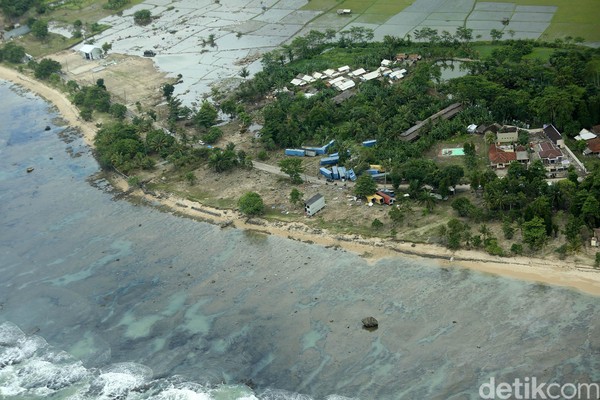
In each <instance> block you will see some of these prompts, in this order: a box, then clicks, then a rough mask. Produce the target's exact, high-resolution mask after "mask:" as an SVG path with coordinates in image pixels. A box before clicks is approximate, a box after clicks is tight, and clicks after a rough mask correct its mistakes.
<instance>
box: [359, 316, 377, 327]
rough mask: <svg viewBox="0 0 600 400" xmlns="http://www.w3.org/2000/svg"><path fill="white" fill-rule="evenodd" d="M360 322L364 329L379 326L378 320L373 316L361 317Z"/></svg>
mask: <svg viewBox="0 0 600 400" xmlns="http://www.w3.org/2000/svg"><path fill="white" fill-rule="evenodd" d="M362 324H363V327H364V328H365V329H377V327H378V326H379V322H378V321H377V320H376V319H375V318H373V317H366V318H363V319H362Z"/></svg>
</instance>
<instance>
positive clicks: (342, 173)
mask: <svg viewBox="0 0 600 400" xmlns="http://www.w3.org/2000/svg"><path fill="white" fill-rule="evenodd" d="M338 172H339V173H340V179H347V176H346V168H344V167H338Z"/></svg>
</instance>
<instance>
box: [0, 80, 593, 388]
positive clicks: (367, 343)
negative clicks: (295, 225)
mask: <svg viewBox="0 0 600 400" xmlns="http://www.w3.org/2000/svg"><path fill="white" fill-rule="evenodd" d="M55 117H56V114H55V113H54V112H53V111H52V110H51V109H49V108H48V105H47V104H46V103H45V102H43V101H41V100H40V99H38V98H36V97H35V96H32V95H31V94H27V93H21V92H19V91H18V90H17V91H15V89H14V88H13V87H11V86H10V85H8V84H0V121H3V123H2V125H0V274H1V276H2V279H1V280H0V304H1V307H0V324H2V325H0V395H3V396H5V397H7V398H14V399H20V398H46V397H48V396H50V395H52V396H55V398H70V396H76V397H73V398H89V399H95V398H115V396H117V395H121V396H123V398H127V399H138V398H139V399H144V398H170V399H177V398H211V397H212V398H252V397H251V396H256V397H258V398H265V399H271V398H298V397H294V396H299V395H298V393H300V394H304V395H306V396H311V397H312V398H316V399H322V398H326V397H327V396H330V395H333V394H336V395H338V396H345V397H350V398H361V399H401V398H406V399H425V398H427V399H446V398H455V399H459V398H460V399H463V398H478V396H477V393H478V388H479V385H481V384H482V383H484V382H487V381H489V377H491V376H493V377H496V379H497V380H502V379H504V380H512V379H514V378H515V377H525V376H534V375H535V376H537V377H539V379H546V380H552V381H559V382H574V381H581V382H598V381H599V380H600V357H598V354H599V353H600V326H599V324H598V322H597V321H598V320H599V316H600V299H598V298H595V297H591V296H587V295H584V294H581V293H577V292H574V291H571V290H567V289H563V288H554V287H549V286H545V285H537V284H529V283H524V282H519V281H515V280H510V279H504V278H499V277H496V276H491V275H485V274H480V273H475V272H472V271H469V270H465V269H461V268H439V267H436V266H434V265H432V264H431V263H430V262H429V261H427V260H422V261H420V262H417V261H414V260H407V259H401V258H398V259H393V260H384V261H381V262H378V263H376V264H374V265H369V264H367V263H365V262H364V261H363V260H362V259H361V258H359V257H357V256H354V255H352V254H347V253H345V252H341V251H336V250H333V249H325V248H322V247H319V246H310V245H307V244H303V243H299V242H294V241H290V240H287V239H283V238H277V237H269V236H264V235H261V234H256V233H252V232H243V231H238V230H221V229H220V228H217V227H214V226H211V225H208V224H204V223H198V222H195V221H192V220H189V219H185V218H180V217H177V216H174V215H171V214H168V213H163V212H159V211H157V210H154V209H152V208H151V207H143V206H136V205H134V204H130V203H128V202H126V201H123V200H119V199H118V198H115V196H114V194H113V193H111V191H110V188H109V187H108V186H107V185H106V182H103V181H101V180H98V179H96V178H94V174H95V173H96V172H97V171H98V166H97V164H96V162H95V160H94V159H93V157H92V156H91V154H90V152H89V150H88V149H87V148H86V147H85V146H84V145H83V144H82V142H81V140H80V139H78V138H77V137H76V136H74V135H73V134H70V133H69V132H68V131H65V130H64V128H61V127H60V126H57V125H56V124H55V122H57V121H54V119H55ZM7 121H10V123H6V122H7ZM46 125H50V126H51V128H52V129H51V130H50V131H45V130H44V127H45V126H46ZM30 166H31V167H34V168H35V169H34V171H33V172H32V173H27V172H26V169H27V167H30ZM369 315H372V316H375V317H376V318H377V319H378V320H379V321H380V327H379V329H378V330H376V331H374V332H367V331H365V330H363V329H361V323H360V320H361V319H362V318H363V317H365V316H369ZM57 371H61V372H60V373H59V372H57ZM223 382H224V383H225V384H222V383H223ZM244 382H246V383H251V385H252V386H254V390H250V389H248V388H244V386H243V385H241V384H243V383H244ZM240 385H241V386H240ZM132 389H134V390H132ZM219 393H220V394H219ZM111 396H112V397H111ZM194 396H205V397H194ZM207 396H211V397H207ZM219 396H221V397H219Z"/></svg>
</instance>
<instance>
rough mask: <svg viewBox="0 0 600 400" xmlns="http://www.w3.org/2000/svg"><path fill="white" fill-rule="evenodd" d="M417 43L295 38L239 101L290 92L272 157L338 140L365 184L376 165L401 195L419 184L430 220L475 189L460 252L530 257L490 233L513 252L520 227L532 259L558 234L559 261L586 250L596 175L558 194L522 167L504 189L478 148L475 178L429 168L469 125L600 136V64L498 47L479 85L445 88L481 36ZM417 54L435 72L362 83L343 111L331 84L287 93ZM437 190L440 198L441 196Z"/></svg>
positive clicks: (583, 52)
mask: <svg viewBox="0 0 600 400" xmlns="http://www.w3.org/2000/svg"><path fill="white" fill-rule="evenodd" d="M418 34H419V35H420V37H422V38H425V39H427V40H428V42H427V43H411V42H410V40H403V39H398V38H392V37H386V38H385V40H384V42H382V43H373V44H367V42H368V39H367V38H368V36H369V35H368V31H367V30H360V29H358V30H356V29H355V30H354V31H353V33H350V32H348V33H347V34H346V36H344V37H341V38H338V39H337V40H336V41H334V39H333V38H332V37H331V36H328V35H327V33H324V34H323V33H317V32H311V33H310V34H309V35H308V36H307V37H308V38H309V39H307V37H305V38H296V39H295V40H294V41H292V43H290V45H288V46H284V48H283V49H281V50H279V51H274V52H272V53H269V54H266V55H265V57H264V58H263V66H264V72H262V73H259V74H257V75H256V76H255V78H254V79H253V80H251V81H248V82H246V83H245V84H243V85H242V86H241V87H240V90H239V91H238V93H237V96H238V98H239V99H241V100H245V101H251V100H254V99H257V98H259V97H261V96H263V95H264V94H266V93H267V92H269V91H270V90H272V89H273V88H275V89H281V88H282V87H284V86H287V87H288V89H291V91H288V92H285V91H281V90H279V92H278V93H277V96H276V99H275V100H274V101H272V102H270V103H268V104H267V105H266V106H265V107H264V108H263V109H262V112H261V113H262V117H263V118H264V127H263V129H262V131H261V133H262V136H261V141H262V142H263V145H264V146H265V148H266V149H270V150H274V149H282V148H288V147H300V146H303V145H316V144H322V143H327V142H328V141H329V140H331V139H335V145H334V148H333V149H330V151H333V152H339V153H340V155H342V156H343V155H345V154H346V151H347V150H350V154H351V155H352V156H351V158H350V159H346V160H341V162H343V163H344V164H345V165H347V166H349V167H352V168H354V169H355V171H356V172H358V173H359V174H360V172H361V171H364V170H365V169H367V168H369V164H381V165H384V166H385V169H386V171H389V172H390V175H389V176H390V178H391V182H392V183H393V184H394V186H395V188H396V189H397V188H398V186H399V185H400V184H401V183H405V184H408V189H407V192H408V193H409V195H410V198H411V199H414V200H416V201H418V202H419V203H420V204H422V205H423V206H424V207H425V209H426V210H431V209H432V208H433V207H434V206H435V204H436V202H437V201H436V196H438V195H439V197H440V198H441V197H445V196H447V195H449V194H451V188H452V187H454V186H455V185H456V184H458V183H459V182H461V181H462V182H465V181H466V182H470V183H471V185H472V186H473V188H475V189H478V190H480V191H481V195H482V198H483V201H482V202H481V201H479V202H478V204H475V203H473V202H472V201H471V200H470V199H469V197H459V198H457V199H455V200H454V201H453V202H452V207H453V208H454V209H455V210H456V213H457V216H459V217H460V218H461V219H454V220H451V221H450V223H448V225H445V226H444V229H443V232H440V235H441V237H442V238H443V240H444V242H445V243H446V244H447V245H448V246H449V247H451V248H459V247H461V246H467V247H478V248H484V249H485V250H486V251H488V252H490V253H491V254H496V255H504V254H507V253H508V252H509V251H512V252H513V253H515V254H521V253H522V252H523V251H524V249H523V247H522V245H521V244H520V243H514V246H512V247H511V249H510V250H509V249H503V248H502V247H501V246H500V244H499V241H498V239H497V238H496V237H494V235H493V234H492V233H491V231H490V230H489V228H487V226H486V222H487V221H490V222H491V221H504V222H503V231H504V239H506V240H512V239H513V238H514V236H515V226H518V227H519V228H520V239H519V240H522V243H524V244H525V245H526V246H527V248H528V249H530V250H532V251H536V250H539V249H541V248H542V247H543V246H544V245H545V244H546V243H547V242H548V240H549V238H552V237H556V236H557V235H558V234H559V233H563V234H564V236H565V238H566V240H567V243H566V244H565V245H563V246H561V248H560V250H557V251H559V253H561V254H566V253H568V252H569V251H574V250H577V249H578V248H579V247H580V246H581V244H582V243H583V240H585V239H586V238H588V237H589V234H590V232H591V231H590V229H591V228H594V227H597V226H599V225H600V205H599V204H598V199H599V198H600V170H598V169H595V170H593V171H592V172H591V173H590V174H589V175H588V176H587V177H586V178H585V180H584V181H583V182H578V181H577V179H576V174H575V173H574V172H571V179H570V180H565V181H561V182H559V183H557V184H555V185H548V184H547V183H546V171H545V168H544V166H543V165H542V164H541V162H536V163H533V165H531V166H530V167H529V169H526V168H525V167H523V166H522V165H521V164H512V165H511V166H510V168H509V170H508V175H507V176H506V177H505V178H503V179H501V178H498V177H497V175H496V174H495V173H494V172H493V171H491V170H490V169H489V168H488V167H487V166H486V165H482V164H481V163H480V162H479V161H478V158H477V150H476V148H475V146H474V145H473V144H472V143H470V142H467V143H465V145H464V148H465V157H464V161H465V167H466V168H467V171H468V172H467V173H465V170H464V169H463V168H462V167H461V166H459V165H447V166H441V165H437V164H436V163H435V162H433V161H431V160H426V159H423V158H421V157H422V155H423V154H424V153H425V152H426V151H428V150H429V149H430V148H431V147H432V145H433V144H434V143H436V142H439V141H443V140H449V139H452V138H453V137H454V136H456V135H460V134H462V132H464V130H465V127H466V126H467V125H468V124H470V123H478V124H483V123H491V122H499V123H510V124H516V125H518V126H527V125H530V126H542V125H543V124H544V123H553V124H554V125H555V126H556V127H557V128H558V129H559V130H561V131H562V132H563V134H565V135H566V136H567V137H573V136H574V135H575V134H577V133H578V132H579V130H580V129H581V128H583V127H586V128H590V127H591V126H592V125H595V124H598V123H599V122H600V85H599V82H598V80H597V77H596V74H597V72H596V67H595V65H596V63H597V62H598V60H599V59H600V52H599V51H598V50H594V49H588V48H581V47H576V46H573V45H558V44H556V43H537V42H534V41H529V40H507V41H503V42H501V41H499V40H496V44H495V45H494V48H493V49H492V50H491V52H490V54H489V56H488V57H485V58H483V59H481V60H476V61H472V62H469V63H468V64H467V65H468V70H469V72H470V74H468V75H466V76H464V77H462V78H457V79H454V80H452V81H449V82H443V81H441V79H440V69H439V66H438V65H436V64H434V63H433V61H435V60H439V59H442V60H444V59H448V58H451V57H455V56H462V57H465V56H472V55H473V54H475V51H474V48H473V45H472V43H471V39H472V37H471V32H469V30H468V29H467V30H463V31H461V32H458V33H457V35H455V36H452V35H450V36H448V35H446V34H444V35H439V34H438V33H437V31H435V30H433V29H423V30H422V31H421V32H418ZM498 39H499V38H498ZM537 46H544V47H543V48H544V49H551V50H552V51H551V53H548V52H546V51H545V52H543V54H542V55H543V57H545V61H546V62H540V60H539V59H538V58H536V57H528V56H531V55H532V54H533V53H534V50H535V49H536V47H537ZM409 52H417V53H420V54H423V55H425V56H426V61H424V62H420V63H417V65H413V66H412V67H409V68H410V69H409V74H408V76H407V77H406V78H405V79H404V80H402V82H400V83H395V84H392V83H390V82H388V81H387V80H381V81H379V80H375V81H370V82H366V83H360V84H359V85H358V87H357V89H356V94H355V95H354V96H352V97H350V98H348V99H346V100H345V101H343V102H342V103H341V104H338V103H336V102H335V101H334V97H335V96H336V95H337V94H338V93H339V92H337V91H335V90H334V89H332V88H327V87H326V86H325V85H324V84H323V83H322V82H317V83H315V84H313V88H314V89H316V94H315V95H314V96H311V97H306V96H304V94H303V92H304V91H305V90H306V89H305V88H303V89H300V88H297V87H293V86H291V85H290V86H288V82H289V81H290V80H291V79H292V78H293V77H294V76H296V75H297V74H299V73H301V74H311V73H312V72H314V71H322V70H324V69H327V68H332V67H333V68H335V67H338V66H340V65H344V64H349V65H350V68H351V69H354V68H360V67H363V68H366V69H368V70H369V69H371V70H372V69H375V68H376V67H378V66H379V63H380V61H381V60H382V59H383V58H388V59H392V58H393V56H394V55H395V54H397V53H409ZM336 60H337V61H336ZM456 101H460V102H461V103H463V105H464V110H463V111H462V112H461V113H460V114H459V115H458V116H457V117H455V118H454V119H452V120H450V121H446V120H440V121H438V122H435V123H431V124H429V125H427V126H426V127H425V129H424V130H423V131H422V133H421V137H420V138H419V139H418V140H416V141H414V142H406V141H403V140H401V138H400V134H401V133H402V132H403V131H405V130H406V129H408V128H409V127H410V126H412V125H413V124H415V123H416V122H417V121H422V120H424V119H425V118H427V117H428V116H429V115H432V114H433V113H435V112H437V111H439V110H440V109H442V108H443V107H445V106H447V105H448V104H450V103H451V102H456ZM368 139H377V145H376V146H375V147H373V148H365V147H362V146H361V145H360V143H361V142H362V141H364V140H368ZM519 141H520V142H522V143H523V144H527V143H528V136H527V134H526V133H524V131H523V132H520V134H519ZM481 150H482V149H480V150H479V151H481ZM485 151H486V150H485V149H483V152H485ZM342 158H345V157H342ZM428 186H429V187H431V188H433V190H434V191H435V192H436V193H437V194H436V196H433V195H432V194H431V195H430V193H429V190H431V189H427V187H428ZM374 189H375V182H373V180H372V179H371V178H370V177H368V176H366V175H363V176H360V177H359V180H358V181H357V183H356V186H355V193H356V194H357V195H359V196H365V195H368V194H371V193H373V191H374ZM398 210H399V211H394V212H393V215H391V214H390V218H392V220H393V221H394V223H399V222H401V221H402V220H403V218H404V214H405V212H404V211H403V209H402V208H399V209H398ZM473 223H475V224H482V225H481V226H480V228H479V233H480V234H472V233H471V232H470V226H471V224H473Z"/></svg>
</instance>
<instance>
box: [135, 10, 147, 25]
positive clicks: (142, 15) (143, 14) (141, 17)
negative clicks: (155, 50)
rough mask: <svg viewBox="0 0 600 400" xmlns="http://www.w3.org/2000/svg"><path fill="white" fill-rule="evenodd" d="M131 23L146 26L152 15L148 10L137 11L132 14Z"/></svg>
mask: <svg viewBox="0 0 600 400" xmlns="http://www.w3.org/2000/svg"><path fill="white" fill-rule="evenodd" d="M133 22H135V23H136V24H137V25H148V24H149V23H150V22H152V13H151V12H150V10H138V11H136V12H135V13H134V14H133Z"/></svg>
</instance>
